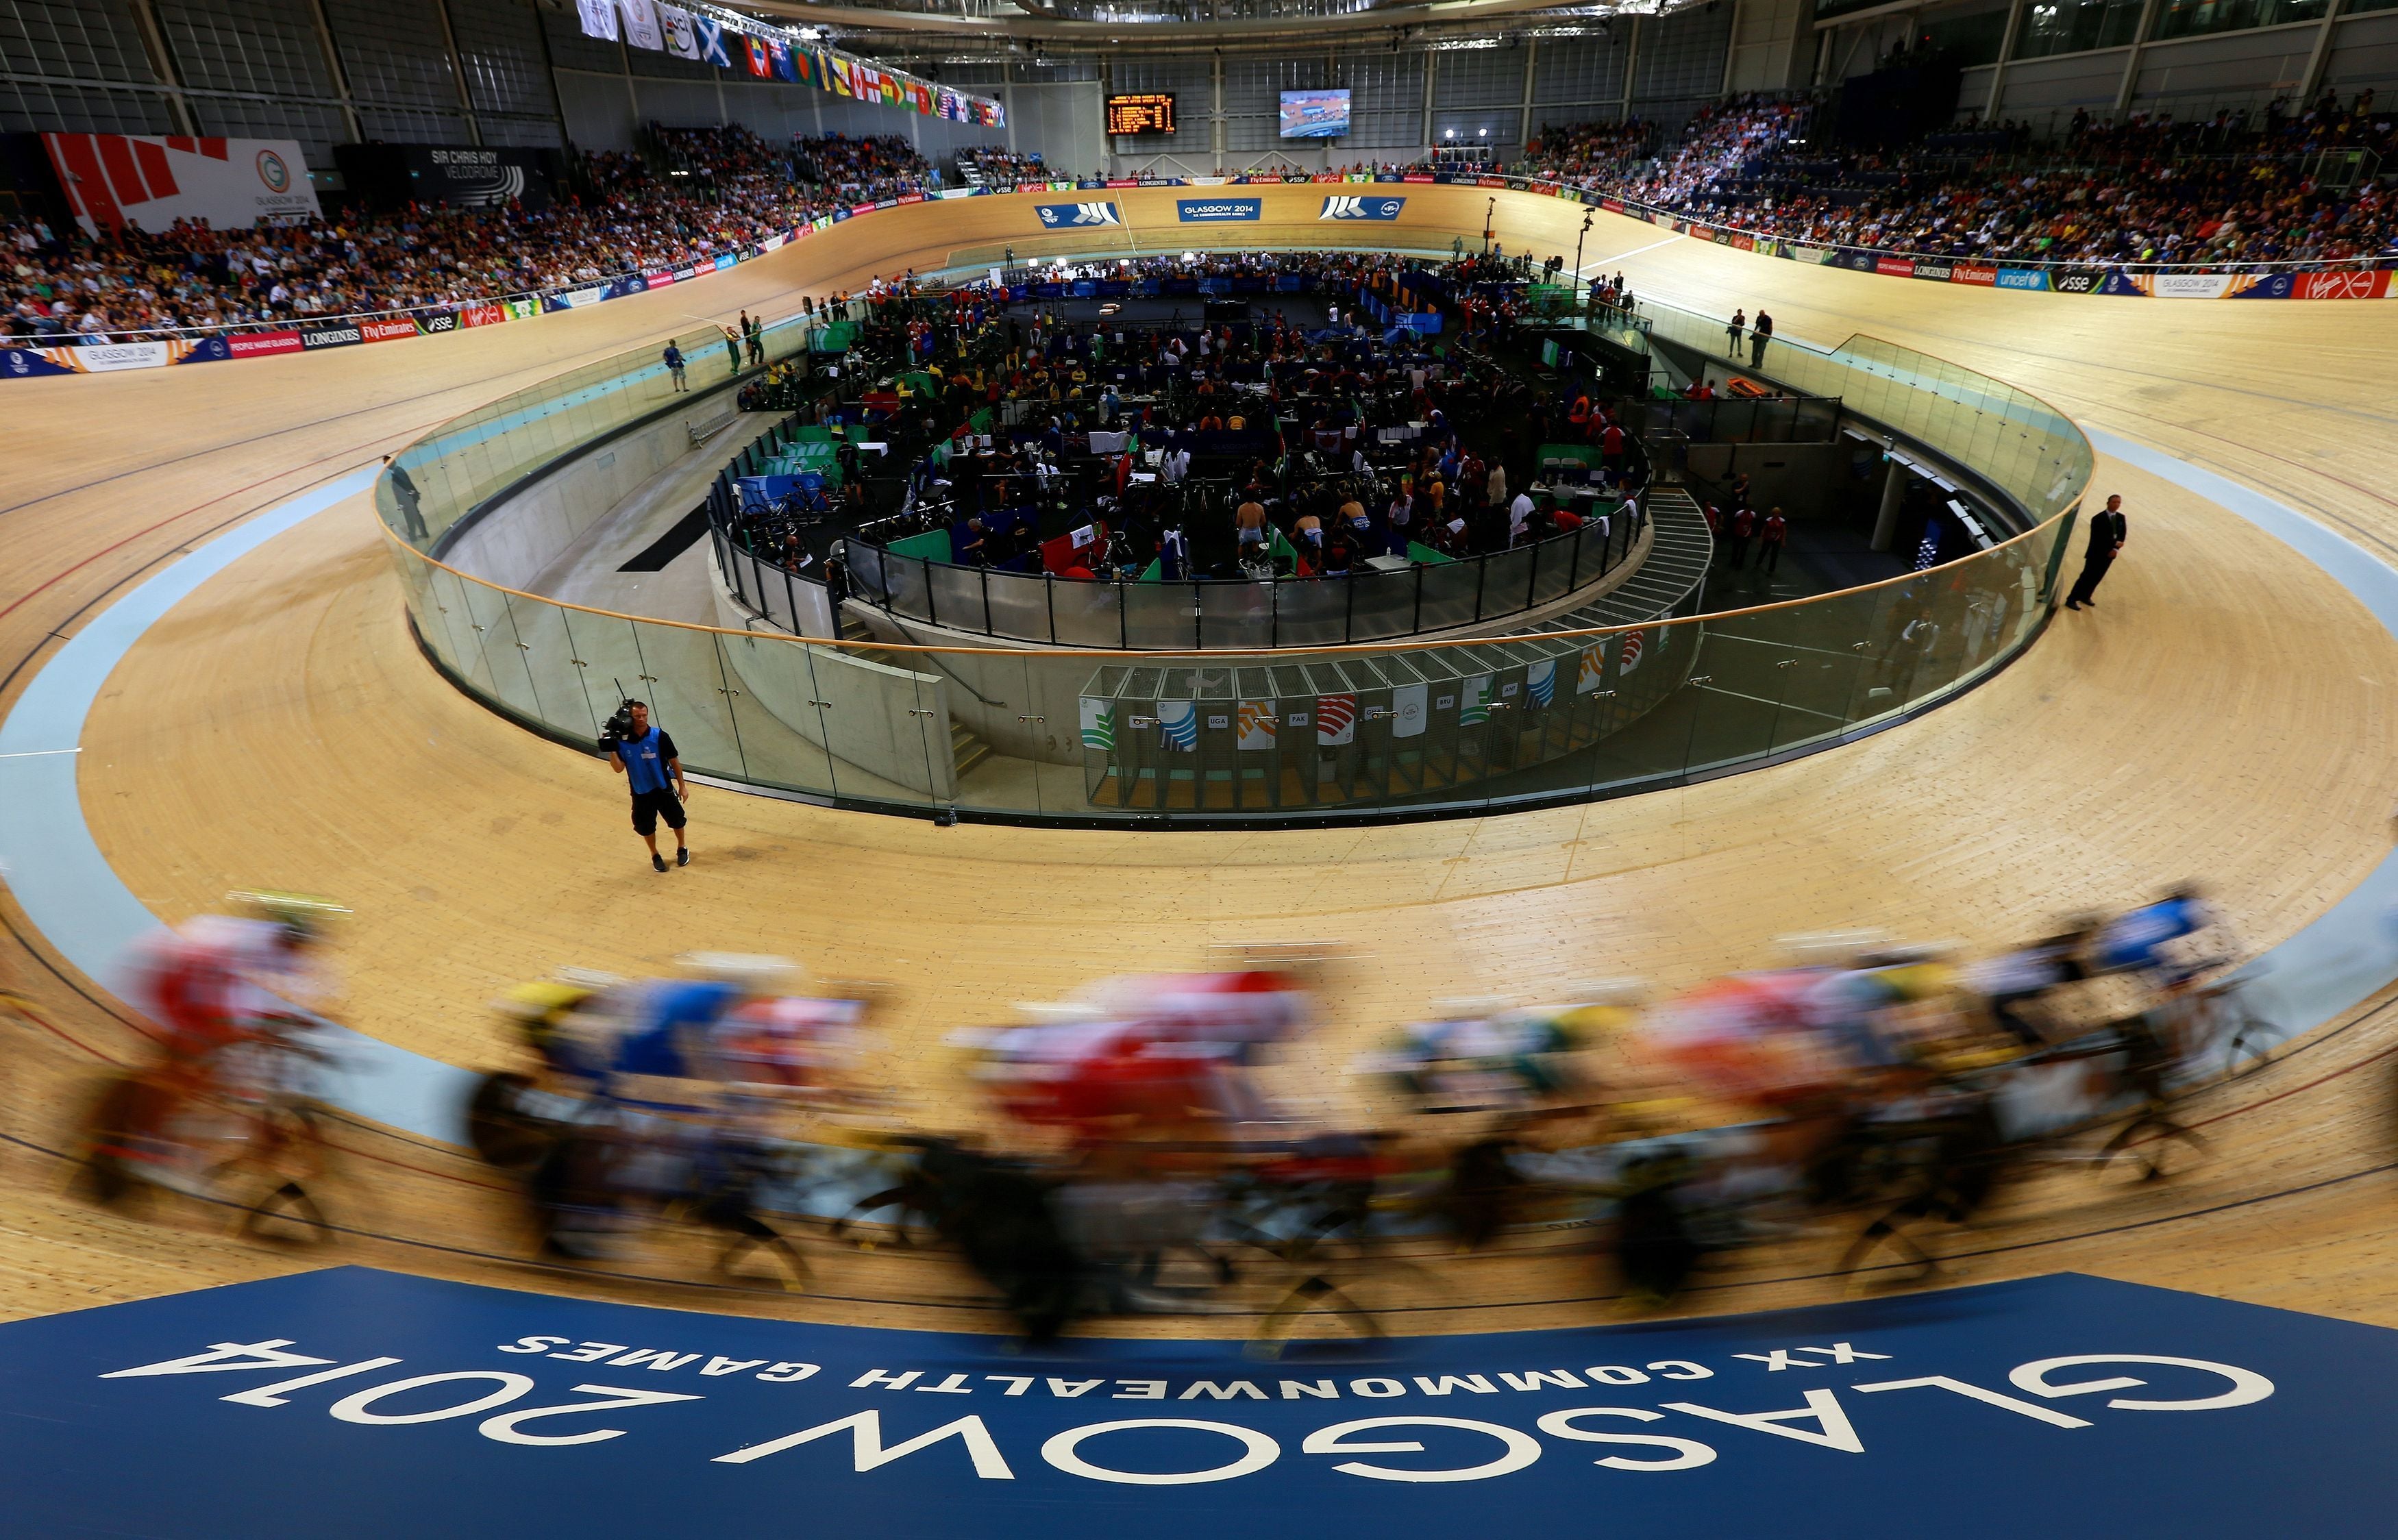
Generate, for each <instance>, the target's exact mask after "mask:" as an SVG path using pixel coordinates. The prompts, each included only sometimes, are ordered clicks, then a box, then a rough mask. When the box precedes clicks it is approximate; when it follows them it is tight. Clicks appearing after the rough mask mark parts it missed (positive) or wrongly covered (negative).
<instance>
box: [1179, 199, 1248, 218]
mask: <svg viewBox="0 0 2398 1540" xmlns="http://www.w3.org/2000/svg"><path fill="white" fill-rule="evenodd" d="M1264 208H1265V200H1264V199H1263V198H1177V199H1175V200H1174V212H1175V215H1176V217H1177V218H1179V220H1181V221H1182V222H1183V223H1185V224H1222V223H1232V222H1234V221H1244V220H1256V219H1260V218H1262V217H1263V210H1264Z"/></svg>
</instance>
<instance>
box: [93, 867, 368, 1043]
mask: <svg viewBox="0 0 2398 1540" xmlns="http://www.w3.org/2000/svg"><path fill="white" fill-rule="evenodd" d="M227 897H228V898H229V899H230V900H231V901H232V902H234V903H236V904H239V905H241V906H242V908H243V909H245V910H246V911H248V912H247V913H245V914H240V915H196V916H194V917H192V918H190V919H188V920H185V921H184V922H183V923H182V925H181V926H179V927H177V928H175V929H174V930H171V931H161V932H159V933H158V934H156V935H155V936H152V937H150V938H149V939H147V940H146V941H144V942H142V943H141V948H140V951H139V952H138V954H137V956H136V960H135V967H136V969H137V970H138V982H137V984H136V985H135V989H134V995H135V1003H137V1004H139V1005H141V1006H142V1007H143V1008H144V1009H145V1010H146V1011H148V1012H149V1014H150V1015H151V1016H152V1018H153V1019H154V1020H155V1021H156V1022H157V1024H159V1025H160V1026H161V1027H163V1028H164V1029H165V1031H166V1036H165V1038H163V1039H161V1047H162V1048H163V1049H164V1050H165V1052H166V1059H167V1063H168V1066H169V1067H170V1068H178V1069H190V1068H193V1067H195V1066H197V1065H200V1064H201V1063H202V1062H203V1061H205V1060H206V1059H207V1058H208V1057H209V1055H211V1054H213V1053H215V1052H216V1051H218V1050H220V1049H222V1048H225V1047H227V1046H229V1045H231V1044H234V1043H238V1042H247V1041H252V1040H255V1039H257V1038H262V1037H265V1036H269V1035H271V1034H273V1033H275V1032H276V1031H278V1030H280V1029H282V1028H284V1027H287V1026H290V1025H292V1024H298V1023H300V1022H304V1021H306V1020H308V1019H310V1018H312V1017H313V1016H314V1014H315V1011H314V1009H313V1008H314V1007H315V1006H317V1005H319V1004H321V1003H323V1002H324V1001H325V1000H326V999H328V998H330V994H331V982H332V981H331V978H330V974H329V973H328V972H327V971H325V970H324V968H323V967H322V966H321V964H320V962H319V959H318V957H317V945H318V943H319V942H320V941H321V939H322V937H323V934H324V927H325V924H326V922H327V921H328V920H330V918H331V917H333V916H335V915H340V914H345V913H347V912H348V911H346V910H344V909H343V908H342V907H340V906H339V905H338V904H330V903H327V902H326V901H325V900H323V899H315V898H305V897H303V896H301V895H299V894H296V893H242V892H236V893H231V894H228V895H227Z"/></svg>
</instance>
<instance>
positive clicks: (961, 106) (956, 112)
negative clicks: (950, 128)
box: [937, 86, 966, 122]
mask: <svg viewBox="0 0 2398 1540" xmlns="http://www.w3.org/2000/svg"><path fill="white" fill-rule="evenodd" d="M937 105H938V106H939V108H940V115H941V116H943V117H946V118H951V119H954V120H957V121H959V122H963V121H964V119H965V115H966V101H965V98H963V97H962V96H960V95H958V93H957V92H955V91H953V90H951V89H950V88H949V87H947V86H944V87H941V90H940V95H939V97H938V99H937Z"/></svg>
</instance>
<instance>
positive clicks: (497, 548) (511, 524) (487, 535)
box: [441, 390, 733, 588]
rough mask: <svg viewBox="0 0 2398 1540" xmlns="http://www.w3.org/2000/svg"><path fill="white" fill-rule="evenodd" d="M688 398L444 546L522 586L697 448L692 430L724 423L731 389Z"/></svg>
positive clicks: (466, 566) (496, 579) (492, 579)
mask: <svg viewBox="0 0 2398 1540" xmlns="http://www.w3.org/2000/svg"><path fill="white" fill-rule="evenodd" d="M686 399H687V401H688V405H684V406H680V407H678V408H676V409H675V410H674V411H672V412H669V413H668V414H667V415H666V416H665V417H662V418H660V419H658V420H657V421H656V422H652V423H649V424H648V425H647V426H644V427H640V428H637V429H635V430H634V431H633V432H631V433H628V434H626V435H624V436H623V437H621V438H618V439H615V440H613V441H612V442H610V443H608V444H606V445H603V446H601V447H600V448H599V449H595V450H593V451H592V452H590V453H588V454H585V455H582V456H580V457H578V458H576V459H575V460H573V461H572V462H568V463H567V464H565V465H561V466H559V468H558V469H557V470H554V471H552V472H550V473H549V474H548V475H545V476H543V477H542V478H541V479H540V480H539V481H537V482H535V483H533V484H532V486H531V487H528V488H526V489H524V490H523V491H521V492H519V493H518V494H517V495H516V496H515V497H513V498H510V499H509V500H508V501H507V502H505V503H503V504H501V505H500V506H498V507H495V508H493V509H492V510H491V512H489V513H488V514H486V515H484V516H483V517H481V518H480V519H478V520H477V521H476V522H475V523H473V524H472V525H469V526H468V527H467V528H466V529H465V531H464V532H463V533H461V534H459V535H458V536H457V538H456V539H455V540H453V541H452V542H451V543H450V545H449V546H448V547H447V548H445V549H444V550H443V551H442V552H441V559H442V560H443V561H445V562H448V563H449V564H450V565H451V566H452V567H455V568H457V569H459V570H461V571H463V572H467V573H470V574H472V575H473V576H475V577H478V578H481V579H483V580H484V581H485V582H487V583H498V584H500V585H501V586H502V587H505V588H523V587H525V586H526V585H527V584H529V583H531V582H532V580H533V578H534V577H535V576H537V575H538V574H539V573H540V572H541V571H542V570H543V569H545V568H546V567H548V565H549V564H550V563H551V562H553V561H555V560H557V559H558V556H559V554H560V553H561V552H563V551H564V550H565V549H566V548H567V547H568V546H569V545H571V544H573V542H574V541H575V540H576V539H578V538H579V537H580V536H581V535H582V534H583V532H584V531H585V530H586V529H590V528H591V526H592V525H594V524H596V523H597V522H599V520H600V518H602V517H603V516H606V515H607V513H608V512H609V510H610V509H612V508H613V507H615V506H616V504H618V503H619V502H623V501H624V500H625V499H626V498H627V497H629V496H631V495H632V494H633V492H634V491H636V490H637V489H640V487H641V486H642V485H643V484H644V483H646V482H647V481H649V479H650V478H651V477H653V476H654V475H657V474H658V473H659V472H661V471H663V470H665V469H666V468H667V466H669V465H671V464H673V463H674V462H676V461H678V460H680V459H681V458H682V457H683V456H684V455H687V454H689V453H690V452H691V430H692V429H693V428H694V427H696V428H700V429H703V430H706V429H707V428H710V427H711V426H713V427H721V426H722V425H723V424H724V422H726V421H728V420H729V419H730V418H731V416H732V414H733V392H732V391H730V390H719V391H715V392H712V393H709V394H707V395H701V394H699V393H697V392H694V393H693V394H692V395H690V396H688V397H687V398H686Z"/></svg>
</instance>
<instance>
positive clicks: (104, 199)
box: [42, 134, 323, 235]
mask: <svg viewBox="0 0 2398 1540" xmlns="http://www.w3.org/2000/svg"><path fill="white" fill-rule="evenodd" d="M42 144H43V147H44V148H45V149H47V150H48V151H49V154H50V166H51V167H52V168H53V169H55V170H56V171H57V172H58V174H59V185H60V186H61V187H62V188H64V189H65V190H66V194H67V201H68V202H69V203H71V204H73V205H74V214H75V220H76V221H77V222H78V223H80V224H81V225H82V226H83V227H84V231H85V233H86V234H94V235H96V234H100V233H101V231H103V230H121V229H123V228H124V227H125V226H127V225H128V224H129V225H132V226H133V227H135V228H136V229H139V230H164V229H166V228H167V227H168V225H170V224H172V223H174V222H175V221H177V220H198V221H201V222H202V223H205V224H208V225H210V226H213V227H214V228H216V229H219V230H231V229H242V230H247V229H249V227H250V226H251V225H253V224H256V223H257V222H258V221H260V220H265V221H268V222H269V223H273V224H288V223H291V222H294V221H301V220H307V219H314V218H316V217H317V215H318V214H320V213H322V212H323V210H322V209H321V208H318V207H317V189H316V188H315V187H313V186H311V185H310V184H309V181H308V167H307V164H306V163H305V162H304V161H303V160H302V158H301V155H300V144H299V141H297V140H289V139H187V138H184V137H182V136H180V135H150V134H142V135H132V134H44V135H43V136H42Z"/></svg>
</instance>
